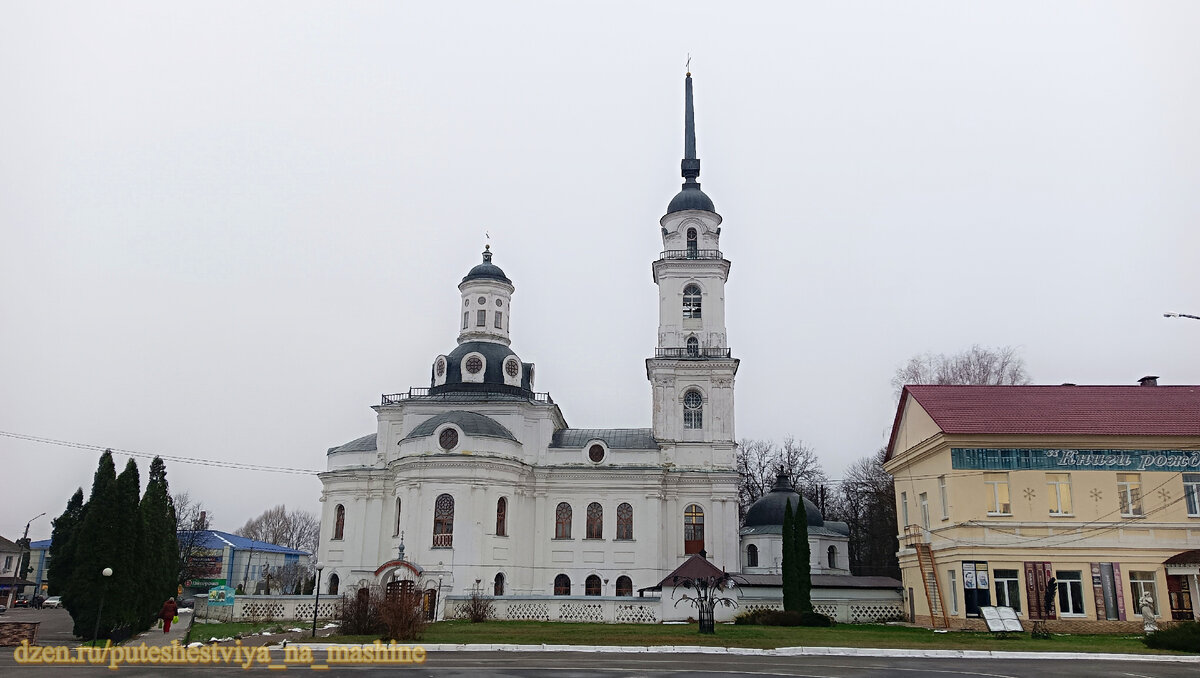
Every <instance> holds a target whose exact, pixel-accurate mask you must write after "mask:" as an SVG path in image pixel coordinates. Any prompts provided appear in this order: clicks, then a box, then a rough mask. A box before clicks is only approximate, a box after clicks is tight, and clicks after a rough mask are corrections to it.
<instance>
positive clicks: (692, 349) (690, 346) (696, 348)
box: [687, 337, 700, 358]
mask: <svg viewBox="0 0 1200 678" xmlns="http://www.w3.org/2000/svg"><path fill="white" fill-rule="evenodd" d="M687 354H688V357H689V358H699V357H700V340H699V339H696V337H688V338H687Z"/></svg>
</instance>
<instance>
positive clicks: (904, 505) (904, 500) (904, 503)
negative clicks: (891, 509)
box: [900, 492, 908, 528]
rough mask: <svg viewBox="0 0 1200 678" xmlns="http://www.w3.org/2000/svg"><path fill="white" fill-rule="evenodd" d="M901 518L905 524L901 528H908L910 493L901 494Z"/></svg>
mask: <svg viewBox="0 0 1200 678" xmlns="http://www.w3.org/2000/svg"><path fill="white" fill-rule="evenodd" d="M900 517H901V518H903V519H904V520H902V521H901V522H903V523H904V524H903V525H901V527H904V528H907V527H908V493H907V492H901V493H900Z"/></svg>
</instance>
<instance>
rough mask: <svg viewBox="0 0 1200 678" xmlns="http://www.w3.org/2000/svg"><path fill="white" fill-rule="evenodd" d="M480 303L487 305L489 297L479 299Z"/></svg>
mask: <svg viewBox="0 0 1200 678" xmlns="http://www.w3.org/2000/svg"><path fill="white" fill-rule="evenodd" d="M478 301H479V303H480V304H481V305H482V304H486V303H487V297H479V300H478Z"/></svg>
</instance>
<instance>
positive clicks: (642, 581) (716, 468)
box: [318, 73, 850, 622]
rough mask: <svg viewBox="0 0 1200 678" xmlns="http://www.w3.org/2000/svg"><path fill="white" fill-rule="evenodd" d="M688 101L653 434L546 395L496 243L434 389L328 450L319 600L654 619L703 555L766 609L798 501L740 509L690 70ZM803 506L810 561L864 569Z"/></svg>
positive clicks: (380, 408) (662, 290)
mask: <svg viewBox="0 0 1200 678" xmlns="http://www.w3.org/2000/svg"><path fill="white" fill-rule="evenodd" d="M684 95H685V106H684V121H685V122H684V159H683V161H682V163H681V174H682V176H683V178H684V182H683V185H682V187H681V190H680V191H679V193H678V194H677V195H676V196H675V197H674V198H673V199H672V200H671V201H670V203H669V204H668V206H667V211H666V214H665V215H664V216H663V217H662V218H661V219H659V224H658V225H659V231H660V232H661V235H662V242H663V249H662V251H661V252H660V253H658V255H657V257H656V258H652V260H651V262H650V268H651V272H652V275H653V280H654V283H655V284H656V285H657V286H658V297H659V312H658V329H657V341H656V347H655V348H654V352H653V354H652V355H650V356H648V357H646V358H645V367H646V377H647V379H648V381H649V382H650V391H651V402H652V411H651V413H650V421H651V426H650V427H649V428H615V429H613V428H586V427H585V428H577V427H572V426H570V425H569V424H568V423H567V420H566V417H565V416H564V414H563V411H562V409H561V408H560V406H559V404H558V403H557V402H555V400H554V399H553V398H552V397H551V396H550V394H549V393H545V392H539V391H537V390H536V380H535V376H536V375H535V370H534V364H533V363H532V362H526V361H525V360H523V359H522V358H521V357H519V356H518V355H517V353H516V352H515V351H514V350H513V349H512V348H511V345H512V335H511V333H510V332H511V328H512V323H513V321H514V314H513V310H512V308H513V303H514V302H513V297H514V294H515V292H516V285H515V284H514V282H513V279H512V278H510V277H509V276H508V274H506V273H505V271H504V270H502V269H501V268H500V266H499V265H498V264H497V263H496V262H495V258H496V257H495V255H494V254H493V252H492V251H491V249H490V247H486V248H485V249H484V251H483V253H482V261H481V262H480V263H479V264H478V265H476V266H474V267H473V268H471V269H470V270H469V271H468V272H467V273H466V275H465V276H464V277H463V278H462V279H461V281H460V282H459V283H458V289H459V292H460V297H459V302H460V306H459V307H458V311H457V312H452V309H447V313H446V319H447V320H450V321H452V322H456V323H457V325H458V336H457V341H456V345H454V346H453V348H452V349H451V350H449V351H448V352H447V353H444V354H441V355H437V356H433V358H432V361H431V362H430V363H429V365H430V368H429V369H430V372H429V384H428V385H427V386H418V387H411V388H409V389H407V390H405V391H402V392H398V393H391V394H386V395H383V396H382V397H381V399H380V400H379V402H378V404H376V405H375V406H374V407H373V409H374V410H375V412H376V421H377V426H376V430H375V432H373V433H371V434H368V435H365V436H363V437H361V438H358V439H356V440H353V441H351V442H348V443H346V444H344V445H340V446H337V447H333V448H330V449H329V450H328V453H327V455H326V459H327V468H326V470H325V471H324V472H322V473H321V474H320V480H321V484H322V491H321V502H322V510H321V538H320V546H319V552H318V557H319V560H320V562H321V563H322V564H323V568H322V570H321V572H320V581H319V584H320V591H321V593H322V594H325V593H330V594H338V593H343V592H347V591H354V590H359V589H362V588H373V587H380V588H384V589H388V590H390V589H392V588H397V587H398V588H403V589H410V590H417V591H423V592H425V600H426V607H427V612H428V613H429V615H430V616H431V617H437V618H440V617H442V616H453V615H454V611H455V609H456V608H455V605H456V601H462V600H464V599H465V598H466V597H468V596H470V595H471V594H472V593H475V592H483V593H486V594H488V595H491V596H494V603H495V606H496V610H497V616H498V617H500V618H505V619H548V620H561V621H623V622H655V621H663V620H665V619H670V618H678V617H679V615H683V617H685V618H686V616H687V614H688V613H687V611H686V610H684V609H683V608H682V607H681V608H679V609H675V608H674V606H673V605H672V604H671V602H669V601H668V599H669V596H670V594H669V592H668V591H664V590H662V588H661V587H660V586H658V583H659V582H661V581H663V579H664V576H665V575H668V574H669V573H671V572H673V571H675V570H676V569H677V568H679V567H681V566H682V565H684V564H685V563H687V562H689V561H694V560H695V559H697V558H699V559H702V560H703V561H704V562H705V564H706V566H708V567H712V568H715V569H716V570H718V571H719V570H725V571H728V572H740V573H745V575H746V576H747V577H759V580H758V581H757V583H755V584H754V586H756V587H757V594H755V595H756V597H758V598H761V599H763V600H767V601H768V602H767V603H763V604H764V605H767V606H770V605H771V603H770V602H769V601H770V599H772V596H774V595H775V594H774V593H772V591H771V589H772V587H773V586H774V587H775V588H777V584H774V583H773V582H774V580H775V579H778V576H779V553H780V550H781V539H782V538H781V529H780V526H781V524H782V516H783V506H784V504H786V502H787V500H788V499H791V500H792V501H793V505H794V506H798V505H800V502H801V501H802V500H801V499H800V497H799V495H797V494H796V493H795V492H794V491H793V490H792V489H791V487H790V486H786V481H781V482H783V483H784V484H780V483H777V484H776V486H775V488H773V489H772V491H771V492H770V493H768V494H767V495H766V496H764V497H762V498H761V499H760V500H759V501H758V502H756V503H755V504H754V505H753V506H751V507H750V509H749V511H748V512H747V514H746V517H745V518H746V519H745V522H744V523H741V522H739V519H738V493H737V490H738V475H737V472H736V462H735V449H736V445H735V442H734V441H735V440H736V438H735V435H734V380H735V377H736V375H737V371H738V365H739V361H738V359H737V358H734V357H733V354H732V351H731V349H730V346H729V342H728V339H727V334H726V327H725V284H726V282H727V280H728V277H729V272H730V261H729V259H727V258H726V257H725V255H724V253H723V252H722V251H721V243H720V237H721V222H722V218H721V216H720V215H719V214H717V212H716V210H715V207H714V205H713V202H712V200H711V199H710V198H709V197H708V195H706V194H705V193H704V192H703V191H702V190H701V189H700V184H699V182H698V181H697V179H698V178H699V175H700V160H699V159H698V158H697V155H696V134H695V122H694V108H693V95H692V78H691V74H690V73H689V74H688V75H687V77H686V79H685V81H684ZM647 320H648V319H647ZM448 324H449V323H447V325H448ZM647 324H648V323H647ZM803 504H804V506H805V512H806V515H807V520H808V524H809V533H810V541H812V543H813V552H814V554H824V556H825V557H826V558H828V560H820V562H818V560H819V559H817V558H816V556H814V561H813V566H814V567H813V572H814V573H821V574H828V575H841V576H843V577H844V578H846V579H850V577H849V576H848V575H849V569H848V566H847V558H846V555H847V554H846V543H847V535H848V530H847V529H846V526H845V525H844V524H842V523H826V522H824V520H823V519H822V517H821V515H820V512H819V511H817V510H816V507H814V506H813V505H812V504H811V503H810V502H807V501H803Z"/></svg>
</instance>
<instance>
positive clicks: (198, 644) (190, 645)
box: [188, 641, 204, 647]
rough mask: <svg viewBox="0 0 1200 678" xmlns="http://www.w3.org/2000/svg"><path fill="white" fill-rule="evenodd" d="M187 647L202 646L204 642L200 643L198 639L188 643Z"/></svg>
mask: <svg viewBox="0 0 1200 678" xmlns="http://www.w3.org/2000/svg"><path fill="white" fill-rule="evenodd" d="M188 647H204V643H201V642H200V641H196V642H194V643H188Z"/></svg>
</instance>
